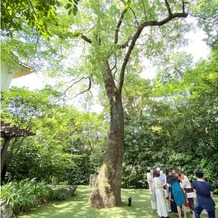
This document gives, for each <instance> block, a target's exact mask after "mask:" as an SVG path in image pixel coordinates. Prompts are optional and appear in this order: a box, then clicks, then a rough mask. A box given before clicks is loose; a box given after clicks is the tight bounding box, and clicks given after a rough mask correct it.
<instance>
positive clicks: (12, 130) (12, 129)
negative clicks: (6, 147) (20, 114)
mask: <svg viewBox="0 0 218 218" xmlns="http://www.w3.org/2000/svg"><path fill="white" fill-rule="evenodd" d="M0 134H1V138H4V139H6V138H18V137H24V136H33V135H35V133H32V132H30V131H28V130H26V129H20V128H19V127H16V126H11V124H10V123H4V121H1V126H0Z"/></svg>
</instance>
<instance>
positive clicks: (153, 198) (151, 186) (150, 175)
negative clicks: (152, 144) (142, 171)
mask: <svg viewBox="0 0 218 218" xmlns="http://www.w3.org/2000/svg"><path fill="white" fill-rule="evenodd" d="M153 172H154V171H153V169H150V173H147V181H148V186H149V191H150V199H151V208H152V210H153V211H154V212H156V196H155V189H154V178H153Z"/></svg>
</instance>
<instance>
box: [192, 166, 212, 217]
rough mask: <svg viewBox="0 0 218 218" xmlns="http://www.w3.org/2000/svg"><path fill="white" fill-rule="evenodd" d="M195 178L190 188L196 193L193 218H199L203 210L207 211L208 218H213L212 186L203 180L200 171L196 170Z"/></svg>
mask: <svg viewBox="0 0 218 218" xmlns="http://www.w3.org/2000/svg"><path fill="white" fill-rule="evenodd" d="M195 176H196V177H197V179H196V180H195V181H193V182H192V188H193V189H194V192H195V193H196V205H195V218H200V214H201V212H202V210H203V209H205V210H206V211H207V213H208V217H209V218H215V203H214V201H213V198H212V197H213V189H212V186H211V184H210V183H208V182H206V181H205V180H204V179H203V176H204V174H203V172H202V171H201V170H199V169H198V170H196V171H195Z"/></svg>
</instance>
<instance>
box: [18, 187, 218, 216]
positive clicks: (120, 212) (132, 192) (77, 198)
mask: <svg viewBox="0 0 218 218" xmlns="http://www.w3.org/2000/svg"><path fill="white" fill-rule="evenodd" d="M91 191H92V188H91V187H89V186H78V188H77V191H76V193H75V195H74V196H73V197H72V198H69V199H67V200H65V201H58V202H52V203H49V204H47V205H43V206H41V207H39V208H36V209H34V210H32V211H31V212H30V213H27V214H24V215H20V216H18V218H39V217H40V218H50V217H51V218H72V217H75V218H77V217H78V218H80V217H81V218H85V217H87V218H101V217H102V218H141V217H145V218H158V215H157V214H154V213H153V211H152V210H151V208H150V197H149V192H148V190H144V189H122V200H123V205H122V206H121V207H115V208H110V209H95V208H91V207H90V206H89V205H88V204H87V201H88V198H89V195H90V193H91ZM130 196H131V197H132V206H131V207H128V206H127V204H128V197H130ZM215 201H216V203H217V206H218V197H217V196H215ZM187 214H188V216H187V217H191V216H190V214H189V213H187ZM169 216H170V218H176V217H177V216H175V215H173V214H169ZM203 217H206V216H204V215H202V218H203Z"/></svg>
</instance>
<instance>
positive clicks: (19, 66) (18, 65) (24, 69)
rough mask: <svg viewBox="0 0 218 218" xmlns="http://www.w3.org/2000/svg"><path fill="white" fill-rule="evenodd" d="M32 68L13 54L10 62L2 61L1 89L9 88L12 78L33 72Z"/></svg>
mask: <svg viewBox="0 0 218 218" xmlns="http://www.w3.org/2000/svg"><path fill="white" fill-rule="evenodd" d="M32 71H33V70H32V69H31V68H30V67H28V66H27V65H25V64H24V63H22V62H21V61H19V60H18V59H17V58H16V56H15V55H11V60H10V63H8V62H7V63H6V62H4V60H3V61H2V63H1V91H4V90H8V88H9V86H10V84H11V81H12V79H15V78H18V77H22V76H25V75H28V74H30V73H32Z"/></svg>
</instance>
